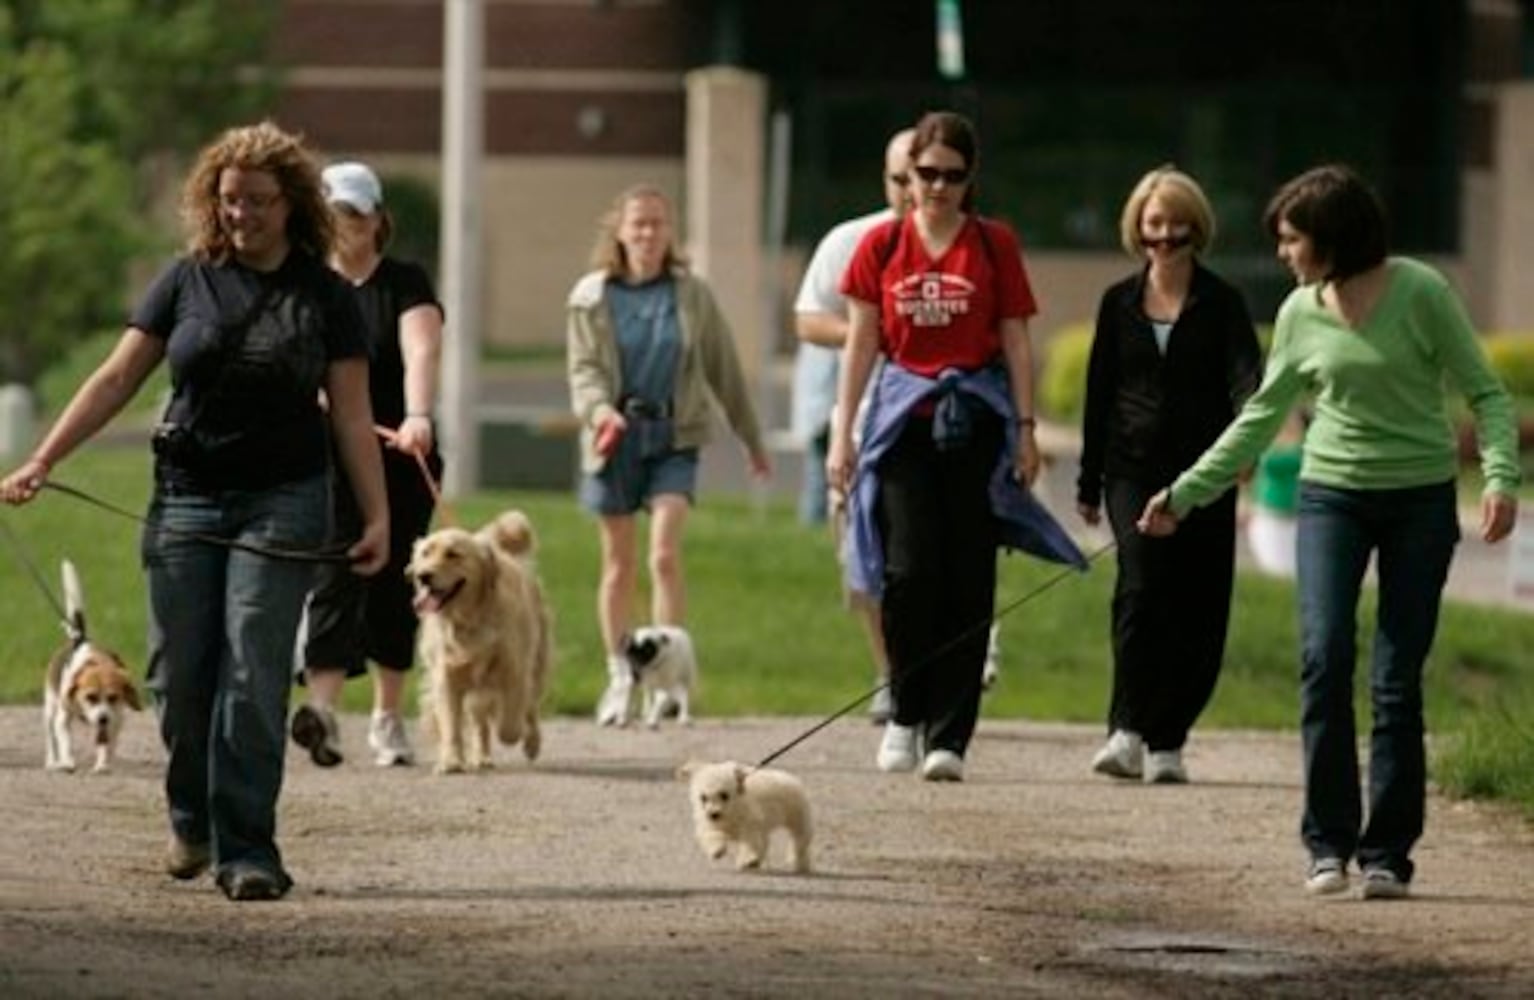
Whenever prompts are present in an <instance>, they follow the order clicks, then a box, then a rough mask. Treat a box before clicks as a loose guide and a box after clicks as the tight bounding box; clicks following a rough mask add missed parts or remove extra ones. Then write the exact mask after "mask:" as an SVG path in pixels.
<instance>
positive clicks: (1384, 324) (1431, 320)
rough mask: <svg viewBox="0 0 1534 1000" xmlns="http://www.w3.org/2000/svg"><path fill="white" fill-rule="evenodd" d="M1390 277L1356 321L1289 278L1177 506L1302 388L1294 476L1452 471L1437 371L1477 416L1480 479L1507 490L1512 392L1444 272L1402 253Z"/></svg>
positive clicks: (1322, 478)
mask: <svg viewBox="0 0 1534 1000" xmlns="http://www.w3.org/2000/svg"><path fill="white" fill-rule="evenodd" d="M1386 267H1387V268H1388V269H1389V270H1388V277H1389V280H1388V283H1387V284H1386V287H1385V290H1384V292H1383V293H1382V294H1381V295H1380V299H1379V302H1378V303H1376V305H1375V307H1374V310H1373V312H1372V313H1371V314H1370V315H1369V317H1368V319H1367V320H1366V321H1365V322H1364V324H1363V325H1362V326H1361V327H1359V328H1358V329H1356V330H1355V329H1353V328H1351V327H1349V326H1348V325H1347V324H1345V323H1344V322H1343V321H1342V320H1341V319H1340V318H1339V317H1337V316H1336V315H1335V314H1334V313H1332V312H1330V311H1329V310H1327V309H1326V308H1325V307H1324V306H1323V305H1322V303H1321V287H1320V286H1319V285H1306V286H1302V287H1300V288H1296V289H1295V290H1294V291H1293V292H1291V293H1290V294H1289V297H1288V298H1287V299H1285V300H1284V304H1283V305H1282V306H1280V307H1279V310H1278V319H1277V321H1276V322H1275V324H1274V328H1273V348H1272V351H1271V352H1270V353H1269V356H1268V362H1267V367H1266V369H1265V371H1264V372H1263V379H1262V385H1261V387H1260V388H1258V390H1257V392H1256V394H1255V395H1253V396H1252V397H1251V398H1250V399H1249V400H1247V402H1246V405H1245V406H1244V407H1242V410H1241V413H1240V414H1239V415H1238V416H1237V417H1236V419H1235V420H1234V421H1233V422H1232V423H1231V425H1230V426H1229V427H1228V428H1226V430H1225V432H1224V433H1223V434H1221V435H1220V437H1219V439H1218V440H1217V441H1215V443H1214V444H1212V445H1210V446H1209V449H1208V450H1207V451H1205V452H1204V454H1203V455H1202V456H1200V457H1199V459H1198V461H1197V462H1195V463H1194V465H1193V467H1192V468H1190V469H1188V470H1187V471H1186V472H1184V473H1183V474H1182V475H1181V476H1179V477H1178V478H1177V479H1176V481H1175V482H1173V483H1172V497H1171V510H1172V513H1173V514H1176V515H1177V516H1179V517H1181V516H1182V515H1184V514H1186V513H1187V512H1188V511H1189V510H1191V509H1192V508H1194V507H1201V506H1203V505H1204V504H1207V503H1209V502H1211V501H1213V500H1214V499H1216V498H1217V497H1219V496H1220V495H1221V494H1222V493H1224V492H1225V491H1226V490H1227V489H1229V488H1230V485H1231V483H1232V482H1234V481H1235V479H1236V476H1237V475H1238V474H1239V472H1240V471H1241V470H1242V469H1244V468H1247V467H1248V466H1250V465H1251V464H1252V463H1253V462H1254V461H1256V460H1257V457H1258V456H1259V455H1260V454H1261V452H1262V450H1263V449H1264V448H1265V447H1267V445H1268V443H1269V442H1270V441H1272V440H1273V437H1274V436H1275V435H1276V434H1277V433H1278V430H1279V427H1280V426H1281V425H1282V424H1283V421H1284V415H1285V414H1286V413H1288V412H1289V408H1290V407H1291V406H1293V405H1294V403H1295V402H1296V401H1297V400H1298V399H1299V397H1300V396H1301V395H1304V394H1310V395H1313V396H1314V398H1315V405H1314V418H1313V420H1312V422H1311V425H1310V429H1309V431H1308V432H1307V433H1306V435H1305V453H1304V460H1303V462H1302V463H1301V466H1300V479H1301V480H1303V481H1306V482H1313V483H1320V484H1322V485H1325V486H1334V487H1339V488H1343V489H1355V490H1380V489H1394V488H1398V487H1406V486H1425V485H1428V484H1430V483H1440V482H1445V481H1447V480H1450V479H1453V478H1454V476H1455V472H1456V450H1455V437H1454V429H1453V426H1452V424H1451V422H1450V420H1449V416H1448V413H1447V411H1446V409H1445V399H1446V389H1447V383H1452V384H1453V386H1454V388H1455V389H1456V390H1458V391H1459V392H1460V393H1461V394H1463V395H1464V397H1465V399H1466V400H1467V401H1468V402H1469V404H1470V409H1471V411H1472V412H1473V414H1474V417H1475V429H1476V438H1477V441H1478V442H1479V444H1480V449H1481V470H1482V473H1483V474H1484V476H1485V480H1486V491H1487V492H1497V493H1506V494H1509V495H1513V494H1516V493H1517V490H1518V483H1519V478H1520V473H1519V467H1518V447H1517V432H1516V428H1515V424H1514V419H1513V403H1512V399H1511V398H1510V397H1509V396H1508V394H1507V390H1506V389H1504V388H1503V386H1502V384H1501V382H1500V381H1498V379H1497V376H1496V374H1495V373H1494V372H1493V371H1492V369H1491V367H1490V365H1489V364H1488V363H1487V361H1486V355H1485V353H1484V352H1483V351H1482V350H1481V345H1480V342H1479V341H1478V340H1477V338H1476V334H1475V330H1474V328H1473V327H1472V326H1471V324H1470V318H1469V316H1468V315H1466V313H1465V309H1464V306H1463V305H1462V304H1461V302H1460V299H1459V296H1458V295H1456V294H1455V292H1454V290H1453V289H1452V288H1451V287H1450V286H1449V283H1448V281H1447V280H1446V279H1445V278H1444V277H1443V275H1441V274H1439V273H1438V272H1437V271H1435V270H1434V269H1433V268H1431V267H1429V266H1428V265H1426V264H1424V263H1422V262H1420V261H1416V260H1412V259H1411V258H1408V257H1392V258H1390V259H1389V261H1388V262H1387V264H1386Z"/></svg>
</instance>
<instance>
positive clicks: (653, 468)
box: [580, 419, 698, 517]
mask: <svg viewBox="0 0 1534 1000" xmlns="http://www.w3.org/2000/svg"><path fill="white" fill-rule="evenodd" d="M671 429H672V423H671V421H670V420H668V419H660V420H649V419H636V420H632V421H631V422H630V424H629V429H628V431H627V432H626V433H625V434H624V435H623V438H622V439H621V440H620V441H619V442H618V447H617V450H615V451H614V452H613V454H612V457H611V458H609V459H608V460H607V464H606V465H604V466H603V467H602V470H601V471H600V472H597V473H594V474H592V475H587V476H583V477H582V479H581V487H580V502H581V506H582V507H584V508H585V509H586V510H589V511H591V512H592V513H593V514H599V515H601V516H603V517H618V516H622V515H626V514H633V513H636V512H637V511H639V509H640V508H641V507H643V508H645V509H648V508H649V506H650V500H651V498H652V497H655V496H658V495H660V494H662V493H679V494H681V495H683V496H685V497H686V498H687V500H688V502H689V503H691V502H692V500H693V495H694V493H695V492H696V491H697V485H698V449H696V448H675V447H672V443H671V441H672V438H671V433H672V431H671Z"/></svg>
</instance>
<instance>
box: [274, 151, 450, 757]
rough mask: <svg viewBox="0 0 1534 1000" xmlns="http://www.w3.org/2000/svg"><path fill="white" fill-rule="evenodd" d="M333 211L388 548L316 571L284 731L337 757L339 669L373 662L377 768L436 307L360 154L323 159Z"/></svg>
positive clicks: (392, 719) (384, 743)
mask: <svg viewBox="0 0 1534 1000" xmlns="http://www.w3.org/2000/svg"><path fill="white" fill-rule="evenodd" d="M321 179H322V180H323V182H324V188H325V198H326V200H327V201H328V202H329V204H330V208H331V211H332V213H333V215H334V217H335V228H336V242H335V247H334V249H333V251H332V253H331V256H330V266H331V267H332V268H333V269H335V270H336V271H337V272H339V273H340V274H341V275H342V276H343V277H344V278H346V279H347V280H348V282H349V283H350V284H351V286H352V288H353V290H354V291H355V292H356V294H357V304H358V305H359V306H360V307H361V311H362V316H363V320H364V322H365V326H366V327H367V332H368V340H369V345H370V349H371V353H372V365H371V374H370V379H369V383H370V389H371V395H372V400H373V419H374V421H375V422H376V423H377V424H378V425H379V426H380V427H381V428H385V429H387V430H388V431H389V432H391V433H390V436H388V437H385V438H384V439H383V459H384V474H385V479H386V482H387V487H388V495H389V509H390V512H391V518H390V523H391V525H392V529H391V530H392V535H393V537H392V539H391V541H392V542H393V546H394V547H393V548H392V549H391V556H390V563H389V565H388V566H387V567H385V568H384V570H383V571H382V572H381V573H379V574H378V575H377V576H376V577H373V578H369V579H367V580H362V579H360V578H358V577H355V576H353V575H352V574H349V573H344V572H337V573H332V572H328V571H321V573H320V574H319V576H318V578H317V580H316V585H315V589H314V591H313V592H312V593H311V594H310V597H309V609H308V618H307V629H306V632H305V635H304V644H303V677H304V680H305V682H306V683H307V685H308V688H309V699H308V702H307V703H306V704H304V705H302V706H300V707H299V708H298V710H297V711H295V712H294V713H293V721H292V725H291V729H292V734H293V739H294V741H295V742H297V743H298V744H299V745H300V746H302V747H304V748H305V749H306V750H308V751H309V755H310V757H312V758H313V760H314V762H315V763H316V764H318V765H319V766H321V767H333V766H334V765H336V764H339V763H340V762H341V749H340V734H339V730H338V728H337V725H336V720H335V712H334V706H335V703H336V700H337V699H338V698H339V697H340V694H341V688H342V685H343V684H344V682H345V681H346V679H347V678H348V677H356V676H360V675H361V674H363V673H365V672H366V671H367V662H368V661H372V662H373V664H374V667H375V669H374V672H373V681H374V683H373V715H372V720H371V722H370V724H369V726H368V745H369V747H370V748H371V749H372V751H373V754H374V762H375V763H376V764H378V765H379V766H381V767H387V766H390V765H404V764H410V763H413V761H414V754H413V752H412V750H411V748H410V742H409V740H408V739H407V737H406V735H405V726H404V721H403V719H402V717H401V715H400V706H401V701H402V696H403V692H404V687H405V675H406V671H407V670H409V669H410V666H411V663H412V661H413V660H414V658H415V633H416V616H415V613H414V612H413V611H412V610H411V607H410V590H409V586H408V584H407V583H406V580H405V573H404V566H405V562H406V561H407V560H408V559H409V558H410V548H411V544H412V543H413V542H414V540H415V539H416V538H418V537H420V536H421V535H423V534H425V533H426V530H427V528H428V527H429V526H430V524H431V516H432V508H433V499H432V495H431V491H430V487H429V486H428V485H427V483H426V481H425V478H424V477H423V476H422V475H421V469H420V466H419V465H418V464H417V461H416V456H417V455H423V456H425V457H426V459H427V463H428V467H429V468H430V469H431V471H432V474H433V476H435V477H437V478H439V479H440V477H441V475H442V460H441V456H440V455H439V454H438V452H437V442H436V435H435V432H434V431H435V429H434V426H433V422H432V408H433V406H434V404H435V402H436V398H437V371H438V368H439V362H440V358H441V351H442V319H443V314H442V306H441V303H439V302H438V301H437V296H436V293H435V291H434V290H433V288H432V283H431V278H430V277H429V276H428V275H427V273H426V271H425V270H424V269H423V268H422V267H420V266H419V265H417V264H414V263H411V262H409V261H404V260H400V259H398V258H395V257H391V256H388V255H386V254H385V253H384V248H385V247H386V246H388V243H389V240H390V237H391V236H392V235H393V233H394V220H393V219H392V218H391V216H390V215H389V211H388V209H387V208H386V207H385V206H384V200H383V185H382V184H381V183H379V180H378V175H377V174H376V173H374V172H373V170H372V168H370V167H368V166H367V164H364V163H358V162H354V161H353V162H344V163H333V164H331V165H330V166H328V167H326V168H325V170H324V172H323V173H322V175H321ZM334 493H335V503H336V509H335V512H334V516H335V522H334V523H335V528H336V531H337V532H338V533H339V534H341V535H342V536H343V537H345V536H346V535H349V534H350V533H352V532H353V531H355V528H356V507H355V505H354V504H353V502H352V498H351V496H350V494H349V493H348V492H347V491H346V490H344V489H337V490H335V491H334Z"/></svg>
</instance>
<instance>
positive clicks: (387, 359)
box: [353, 257, 442, 427]
mask: <svg viewBox="0 0 1534 1000" xmlns="http://www.w3.org/2000/svg"><path fill="white" fill-rule="evenodd" d="M353 291H355V292H356V293H357V306H358V307H359V308H360V309H361V311H362V323H363V326H364V327H365V328H366V329H367V333H368V345H369V348H370V352H371V355H372V361H373V364H372V368H371V374H370V376H369V378H370V382H371V386H372V397H373V419H374V420H376V421H378V422H379V423H380V424H382V425H383V426H385V427H397V426H399V423H400V421H402V420H404V419H405V358H404V355H403V354H402V353H401V351H400V342H399V320H400V317H401V316H403V315H405V313H407V312H409V311H410V310H412V309H414V308H416V307H417V306H431V307H432V308H434V309H436V310H437V312H438V313H440V312H441V311H442V303H440V302H438V301H437V293H436V291H435V290H433V289H432V286H431V278H430V277H429V276H428V275H427V274H426V271H425V270H424V269H422V268H421V267H420V265H418V264H412V263H410V262H408V261H403V260H396V259H395V258H393V257H384V258H383V259H382V260H380V261H379V262H378V266H377V267H376V268H374V269H373V273H372V274H370V275H368V278H367V280H366V281H364V282H362V283H361V284H360V285H354V286H353Z"/></svg>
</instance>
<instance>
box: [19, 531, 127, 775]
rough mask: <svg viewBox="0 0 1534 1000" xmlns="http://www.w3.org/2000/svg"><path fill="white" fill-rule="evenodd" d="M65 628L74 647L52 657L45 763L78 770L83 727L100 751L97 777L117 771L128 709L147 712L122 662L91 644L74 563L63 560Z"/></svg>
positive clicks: (47, 685) (45, 702)
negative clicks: (77, 737)
mask: <svg viewBox="0 0 1534 1000" xmlns="http://www.w3.org/2000/svg"><path fill="white" fill-rule="evenodd" d="M60 573H61V575H62V576H63V579H64V613H65V615H67V620H66V621H65V623H64V625H65V628H67V629H68V631H69V637H70V642H69V645H67V646H65V647H63V648H61V649H60V650H58V652H56V653H54V654H53V657H52V658H51V659H50V660H49V661H48V671H47V674H46V676H45V679H44V682H43V733H44V738H45V740H46V742H45V744H44V755H43V764H44V766H45V767H47V769H48V770H50V771H73V770H74V769H75V753H74V746H73V741H72V740H71V739H70V733H69V729H70V723H71V722H82V723H84V724H85V726H86V728H88V729H89V730H90V732H91V738H92V740H93V742H94V744H95V748H96V760H95V764H94V765H93V766H92V767H91V770H92V771H95V772H97V773H100V772H103V771H108V770H110V769H111V767H112V758H113V756H114V755H115V754H116V752H117V740H118V736H119V735H120V734H121V732H122V727H123V720H124V719H125V718H126V717H127V713H128V710H129V709H132V710H133V711H135V712H137V711H139V710H140V709H141V708H142V707H143V703H142V702H141V701H140V700H139V695H138V688H136V687H134V684H133V678H132V676H131V675H130V674H129V673H128V668H127V666H126V665H125V664H124V663H123V660H122V657H120V656H118V655H117V654H116V653H114V652H112V651H111V650H110V649H107V648H105V647H104V646H100V645H98V644H96V643H94V642H92V641H91V640H90V638H89V637H88V636H87V635H86V631H85V597H84V591H83V590H82V588H81V587H80V575H79V574H78V573H77V572H75V567H74V564H73V563H71V562H70V561H69V560H67V559H66V560H64V563H63V566H62V567H61V570H60Z"/></svg>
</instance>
